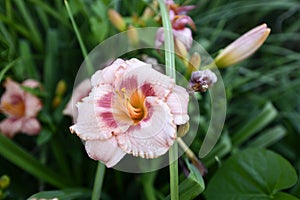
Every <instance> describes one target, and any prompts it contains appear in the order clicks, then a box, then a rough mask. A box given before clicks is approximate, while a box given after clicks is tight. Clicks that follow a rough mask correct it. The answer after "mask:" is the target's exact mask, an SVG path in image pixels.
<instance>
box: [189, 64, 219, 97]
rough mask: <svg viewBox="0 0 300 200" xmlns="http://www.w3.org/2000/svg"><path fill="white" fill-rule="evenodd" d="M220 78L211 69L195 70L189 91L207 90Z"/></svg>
mask: <svg viewBox="0 0 300 200" xmlns="http://www.w3.org/2000/svg"><path fill="white" fill-rule="evenodd" d="M217 80H218V78H217V76H216V75H215V74H214V73H213V72H212V71H210V70H209V69H206V70H200V71H194V72H193V73H192V75H191V79H190V81H189V88H188V92H189V93H190V94H191V93H193V92H206V90H207V89H208V88H211V87H212V86H213V84H214V83H216V82H217Z"/></svg>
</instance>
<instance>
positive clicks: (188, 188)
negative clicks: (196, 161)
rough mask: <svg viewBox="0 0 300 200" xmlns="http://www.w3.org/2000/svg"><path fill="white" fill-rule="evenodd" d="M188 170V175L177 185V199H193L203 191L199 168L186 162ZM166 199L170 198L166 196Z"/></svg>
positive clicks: (203, 185) (203, 186)
mask: <svg viewBox="0 0 300 200" xmlns="http://www.w3.org/2000/svg"><path fill="white" fill-rule="evenodd" d="M186 163H187V166H188V168H189V170H190V174H189V176H188V177H187V178H186V179H185V180H184V181H182V182H181V183H180V185H179V199H184V200H189V199H194V198H195V197H197V196H198V195H199V194H201V193H202V192H203V191H204V188H205V184H204V181H203V178H202V176H201V174H200V172H199V170H198V169H197V168H196V167H195V166H194V165H191V164H190V163H188V162H186ZM166 199H170V196H168V197H167V198H166Z"/></svg>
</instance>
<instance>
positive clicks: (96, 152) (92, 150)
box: [85, 137, 126, 167]
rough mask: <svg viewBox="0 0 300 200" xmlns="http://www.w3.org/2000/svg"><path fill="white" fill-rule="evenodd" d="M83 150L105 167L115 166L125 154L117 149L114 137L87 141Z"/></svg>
mask: <svg viewBox="0 0 300 200" xmlns="http://www.w3.org/2000/svg"><path fill="white" fill-rule="evenodd" d="M85 149H86V152H87V153H88V155H89V157H91V158H92V159H94V160H101V161H102V162H104V163H105V165H106V166H107V167H113V166H115V165H116V164H117V163H118V162H119V161H120V160H121V159H122V158H123V157H124V156H125V154H126V153H125V152H124V151H123V150H122V149H121V148H120V147H118V144H117V142H116V139H115V138H114V137H112V138H110V139H108V140H88V141H86V142H85Z"/></svg>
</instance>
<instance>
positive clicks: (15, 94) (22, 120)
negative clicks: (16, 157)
mask: <svg viewBox="0 0 300 200" xmlns="http://www.w3.org/2000/svg"><path fill="white" fill-rule="evenodd" d="M22 86H26V87H30V88H36V87H39V83H38V82H37V81H34V80H31V79H28V80H26V81H24V82H23V83H22ZM4 87H5V89H6V91H5V92H4V94H3V95H2V97H1V104H0V109H1V112H2V113H4V114H5V115H6V116H7V118H6V119H4V120H3V121H1V122H0V132H1V133H2V134H4V135H5V136H7V137H10V138H12V137H13V136H15V134H16V133H18V132H22V133H25V134H27V135H36V134H38V133H39V131H40V129H41V125H40V123H39V121H38V120H37V119H36V116H37V114H38V112H39V111H40V110H41V109H42V102H41V101H40V99H39V98H37V97H36V96H33V95H32V94H30V93H28V92H25V91H24V90H23V89H22V88H21V87H20V84H19V83H16V82H15V81H13V80H12V79H10V78H7V79H6V81H5V83H4Z"/></svg>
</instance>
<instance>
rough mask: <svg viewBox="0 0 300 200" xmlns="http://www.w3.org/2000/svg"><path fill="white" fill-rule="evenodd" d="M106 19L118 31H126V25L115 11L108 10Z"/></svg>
mask: <svg viewBox="0 0 300 200" xmlns="http://www.w3.org/2000/svg"><path fill="white" fill-rule="evenodd" d="M108 17H109V20H110V21H111V23H112V24H113V25H114V26H115V27H116V29H118V30H119V31H125V30H126V23H125V21H124V19H123V18H122V16H121V15H120V14H119V13H118V12H117V11H115V10H113V9H109V10H108Z"/></svg>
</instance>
